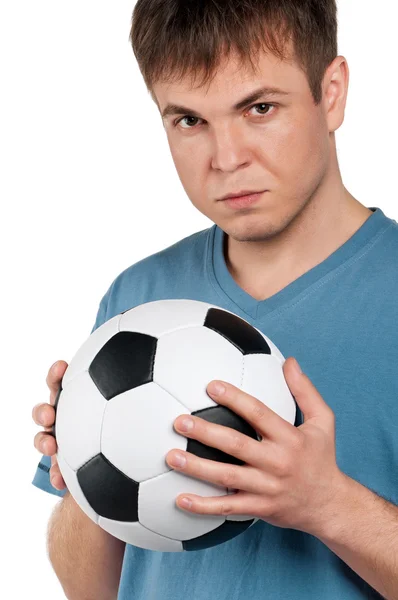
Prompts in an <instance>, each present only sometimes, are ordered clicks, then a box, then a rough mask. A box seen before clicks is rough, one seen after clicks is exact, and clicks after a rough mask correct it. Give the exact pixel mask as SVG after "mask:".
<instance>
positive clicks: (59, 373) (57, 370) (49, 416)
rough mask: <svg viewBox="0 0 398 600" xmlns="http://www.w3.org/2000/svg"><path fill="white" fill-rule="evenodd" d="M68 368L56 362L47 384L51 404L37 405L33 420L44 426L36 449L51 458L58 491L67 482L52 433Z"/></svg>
mask: <svg viewBox="0 0 398 600" xmlns="http://www.w3.org/2000/svg"><path fill="white" fill-rule="evenodd" d="M67 367H68V364H67V363H66V362H65V361H64V360H61V361H58V362H56V363H55V364H54V365H53V366H52V367H51V369H50V370H49V371H48V374H47V378H46V383H47V385H48V387H49V388H50V404H44V403H42V404H36V406H34V407H33V410H32V418H33V420H34V422H35V423H36V424H37V425H43V426H44V432H43V431H39V433H37V434H36V435H35V438H34V446H35V448H36V449H37V450H38V451H39V452H41V453H42V454H44V455H45V456H51V469H50V481H51V485H52V486H53V487H54V488H56V489H57V490H63V489H64V488H65V487H66V484H65V481H64V479H63V477H62V475H61V472H60V470H59V466H58V463H57V458H56V456H55V454H56V452H57V442H56V441H55V437H54V436H53V435H52V434H51V433H45V432H48V431H50V432H51V427H52V426H53V425H54V422H55V409H54V404H55V398H56V396H57V393H58V390H59V386H60V385H61V381H62V377H63V376H64V373H65V371H66V369H67Z"/></svg>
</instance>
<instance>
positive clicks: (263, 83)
mask: <svg viewBox="0 0 398 600" xmlns="http://www.w3.org/2000/svg"><path fill="white" fill-rule="evenodd" d="M254 64H255V70H253V68H252V66H251V64H250V63H248V64H241V62H240V61H239V59H238V57H237V55H236V54H231V55H230V56H229V57H226V58H224V59H223V60H222V61H221V62H220V64H219V65H218V67H217V70H216V73H215V75H214V77H213V78H212V80H211V81H210V83H208V84H206V85H205V86H201V87H198V86H194V85H193V80H192V77H191V76H187V77H186V78H184V79H182V80H180V81H171V82H156V83H155V84H154V85H153V91H154V94H155V97H156V99H157V101H158V105H159V110H160V112H161V113H163V112H164V111H165V110H166V109H167V108H168V106H169V105H170V106H169V108H170V107H171V108H172V107H173V106H177V105H181V104H184V105H187V103H188V102H189V103H190V104H188V106H192V108H194V105H195V103H197V107H198V108H199V106H200V104H202V106H203V105H204V103H206V105H209V106H210V104H213V102H214V103H215V104H217V103H219V102H223V104H226V103H227V104H228V105H229V104H231V99H236V100H239V99H240V98H243V97H244V96H245V94H246V95H248V94H250V93H251V92H253V91H255V90H257V89H260V88H264V87H267V88H278V89H280V90H282V91H284V92H285V94H284V95H288V94H290V95H293V94H295V93H298V92H300V91H302V89H303V86H307V87H308V82H307V79H306V76H305V73H304V72H303V71H302V70H301V69H300V68H299V66H298V65H297V63H296V61H295V60H294V58H293V57H292V53H291V51H290V53H289V57H288V58H287V59H286V60H283V61H282V60H281V59H280V58H278V57H276V56H275V55H273V54H271V53H268V52H263V51H262V52H261V53H259V54H258V56H257V58H256V60H255V61H254ZM198 79H200V76H199V75H198ZM168 112H169V113H170V114H171V111H170V110H169V111H168Z"/></svg>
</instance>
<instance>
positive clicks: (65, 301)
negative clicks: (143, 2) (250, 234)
mask: <svg viewBox="0 0 398 600" xmlns="http://www.w3.org/2000/svg"><path fill="white" fill-rule="evenodd" d="M376 6H377V8H376V9H375V4H374V2H371V1H370V0H344V2H343V1H340V5H339V28H340V30H339V54H341V55H343V56H345V57H346V59H347V60H348V64H349V67H350V89H349V95H348V103H347V110H346V117H345V122H344V124H343V125H342V127H341V128H340V129H339V130H338V132H337V143H338V153H339V161H340V167H341V172H342V176H343V181H344V183H345V185H346V187H347V188H348V190H349V191H350V192H351V193H352V194H353V195H354V196H355V197H356V198H358V199H359V200H360V202H362V204H364V205H365V206H368V207H370V206H378V207H380V208H381V209H382V210H383V211H384V212H385V214H386V215H387V216H389V217H391V218H394V219H396V220H397V217H398V207H397V199H396V170H397V166H396V158H397V156H396V139H397V137H398V119H397V118H396V111H397V96H396V91H397V88H396V63H397V53H398V52H397V45H396V16H397V9H396V7H395V3H394V2H391V0H379V2H378V3H377V5H376ZM133 7H134V2H133V1H127V0H118V1H117V2H111V1H110V0H107V1H105V0H96V1H94V0H84V1H82V0H69V2H63V1H59V0H58V1H54V0H51V1H50V0H39V1H36V2H32V1H31V0H29V1H28V0H12V2H11V1H10V0H9V1H8V2H5V1H3V0H2V2H1V5H0V86H1V93H0V153H1V156H0V158H1V162H0V164H1V176H0V198H1V236H0V243H1V248H0V250H1V271H2V278H1V290H2V293H1V295H0V297H1V314H2V316H3V323H2V326H1V336H0V344H1V356H2V361H1V364H2V365H3V369H2V370H1V380H2V397H1V408H2V425H3V435H2V437H1V455H2V457H3V459H2V462H3V464H2V467H3V469H2V471H3V472H2V484H1V491H2V493H1V515H2V519H1V522H2V531H1V539H2V548H3V550H4V557H3V559H2V562H3V568H2V577H1V580H0V597H2V598H7V599H8V598H10V599H11V598H12V599H14V598H15V599H17V600H19V599H25V598H31V599H36V598H45V599H47V598H51V599H52V600H61V599H62V598H65V596H64V593H63V591H62V588H61V586H60V583H59V582H58V579H57V578H56V576H55V574H54V572H53V570H52V567H51V564H50V563H49V561H48V559H47V555H46V546H45V532H46V527H47V522H48V519H49V516H50V513H51V511H52V508H53V507H54V505H55V504H56V503H57V502H58V501H59V499H58V498H57V497H55V496H52V495H50V494H46V493H44V492H42V491H41V490H38V489H37V488H35V487H34V486H33V485H31V481H32V478H33V476H34V473H35V471H36V466H37V463H38V461H39V458H40V454H39V453H38V452H37V451H36V450H35V449H34V447H33V437H34V435H35V434H36V432H37V431H38V430H39V428H38V427H37V426H36V425H35V424H34V423H33V421H32V420H31V410H32V407H33V406H34V405H35V404H37V403H38V402H46V401H47V399H48V390H47V386H46V383H45V377H46V375H47V371H48V368H49V367H50V365H51V364H52V363H53V362H55V361H56V360H57V359H64V360H66V361H67V362H69V360H70V359H71V357H72V356H73V354H74V353H75V351H76V350H77V348H78V347H79V346H80V345H81V343H82V342H83V341H84V340H85V339H86V337H87V336H88V335H89V333H90V331H91V328H92V326H93V324H94V320H95V316H96V312H97V308H98V304H99V301H100V299H101V297H102V296H103V294H104V293H105V291H106V290H107V289H108V287H109V285H110V283H111V282H112V281H113V279H114V278H115V277H116V276H117V275H118V274H119V273H120V272H121V271H122V270H124V269H125V268H127V267H128V266H129V265H131V264H133V263H135V262H137V261H138V260H140V259H142V258H144V257H145V256H148V255H150V254H153V253H155V252H157V251H159V250H161V249H163V248H165V247H167V246H169V245H171V244H173V243H174V242H176V241H177V240H179V239H181V238H183V237H186V236H188V235H190V234H191V233H193V232H195V231H199V230H201V229H204V228H206V227H209V226H210V225H211V224H212V223H211V222H210V221H209V220H208V219H207V218H205V217H204V216H203V215H201V214H200V213H199V212H198V211H197V210H196V209H195V208H194V207H193V206H192V205H191V203H190V201H189V198H188V197H187V196H186V194H185V192H184V189H183V187H182V185H181V183H180V180H179V179H178V175H177V173H176V171H175V168H174V164H173V161H172V157H171V154H170V151H169V147H168V144H167V138H166V134H165V132H164V130H163V127H162V124H161V120H160V115H159V113H158V110H157V108H156V106H155V104H154V103H153V102H152V100H151V98H150V96H149V94H148V92H147V90H146V88H145V85H144V83H143V80H142V77H141V75H140V73H139V70H138V67H137V64H136V61H135V58H134V55H133V52H132V49H131V46H130V45H129V42H128V36H129V32H130V20H131V14H132V11H133ZM4 365H5V368H4Z"/></svg>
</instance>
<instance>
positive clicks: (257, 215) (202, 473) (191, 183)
mask: <svg viewBox="0 0 398 600" xmlns="http://www.w3.org/2000/svg"><path fill="white" fill-rule="evenodd" d="M221 4H222V3H218V2H213V3H207V2H202V3H192V2H189V3H188V2H186V0H185V2H181V3H175V2H172V1H171V0H170V1H169V2H160V1H153V2H148V1H147V0H146V2H145V0H141V1H139V2H138V3H137V5H136V8H135V20H134V21H133V23H134V24H133V48H134V49H135V51H136V56H137V59H138V61H139V64H140V68H141V70H142V72H143V73H144V74H145V73H147V71H146V70H145V69H146V66H145V64H146V63H145V60H144V56H145V52H144V50H145V44H147V47H146V50H147V51H148V53H147V56H148V57H149V58H150V59H151V60H154V59H153V56H156V53H155V50H156V43H155V42H159V52H160V50H161V51H162V52H163V56H169V54H167V53H166V51H165V48H167V47H168V46H167V34H168V35H169V36H170V40H171V39H172V41H170V47H173V48H174V49H178V56H180V59H181V61H183V60H186V61H187V64H188V65H189V60H191V58H192V57H191V56H190V54H189V53H187V52H184V50H183V46H182V42H180V41H178V43H177V42H175V39H177V40H178V39H179V38H178V36H177V33H178V34H179V35H180V36H181V37H183V36H184V35H185V39H188V40H191V42H190V43H191V44H192V39H195V40H197V39H198V37H197V36H199V35H202V34H200V31H205V32H206V33H205V34H203V36H204V35H207V36H209V38H210V37H211V36H212V35H214V39H216V40H219V39H220V32H221V31H223V32H224V31H225V30H227V31H228V26H230V27H231V30H230V31H232V32H233V34H231V39H233V40H237V39H238V37H239V36H240V35H242V39H250V38H248V37H247V35H246V34H247V32H248V31H249V32H250V31H252V30H253V28H254V27H255V24H256V22H257V21H258V20H261V16H262V15H261V10H268V11H269V12H268V13H267V15H265V13H264V15H263V16H264V19H265V16H266V17H267V19H265V20H264V21H263V22H266V23H267V24H269V27H271V24H272V23H273V21H272V19H271V17H272V15H274V17H275V19H274V22H277V17H278V18H279V17H280V14H281V13H280V11H281V10H282V9H283V11H285V12H284V14H285V16H286V19H287V20H288V18H289V16H290V17H292V15H293V17H294V18H291V24H292V25H291V26H292V28H293V29H292V30H293V32H294V33H295V36H296V37H295V40H296V43H295V44H294V42H293V41H292V39H290V41H287V40H285V46H284V48H285V50H286V52H287V55H286V57H285V58H284V59H283V60H281V59H280V57H279V56H278V55H277V54H275V53H273V52H270V51H268V52H267V51H265V50H264V49H261V50H259V52H258V55H257V56H258V64H257V66H258V69H257V71H253V70H251V69H250V68H248V64H247V63H242V62H241V61H239V58H240V57H239V54H238V52H237V51H236V48H234V49H233V50H232V51H231V52H230V53H229V54H228V53H227V54H223V55H221V57H220V61H219V64H218V65H217V69H216V71H215V77H214V80H212V82H211V85H210V86H209V88H208V89H205V88H204V86H203V85H201V86H198V87H196V88H193V87H192V85H191V80H190V79H189V77H188V76H183V77H182V78H179V79H177V80H174V79H172V78H165V79H162V78H158V79H157V80H156V78H155V79H154V80H153V81H152V84H151V88H150V89H151V93H152V97H153V98H154V100H155V102H156V104H157V106H158V108H159V111H160V114H161V115H162V118H163V124H164V127H165V131H166V134H167V137H168V141H169V145H170V149H171V152H172V156H173V159H174V163H175V165H176V168H177V171H178V174H179V177H180V179H181V181H182V183H183V185H184V188H185V190H186V192H187V195H188V196H189V198H190V200H191V201H192V203H193V205H194V206H195V207H196V208H197V209H198V210H200V211H201V212H202V213H203V214H205V215H207V216H208V217H209V218H210V219H211V220H212V221H213V222H214V226H213V227H211V228H210V229H206V230H204V231H201V232H198V233H195V234H193V235H191V236H189V237H188V238H186V239H184V240H181V241H180V242H178V243H176V244H174V245H173V246H171V247H170V248H167V249H165V250H163V251H162V252H159V253H157V254H155V255H153V256H151V257H148V258H147V259H145V260H143V261H140V262H139V263H137V264H135V265H133V266H132V267H130V268H129V269H127V270H126V271H124V272H123V273H121V274H120V275H119V276H118V277H117V278H116V279H115V281H114V282H113V283H112V285H111V286H110V288H109V289H108V291H107V293H106V294H105V296H104V297H103V299H102V301H101V304H100V307H99V311H98V315H97V319H96V323H95V325H94V329H95V328H97V327H99V326H100V325H101V324H103V323H104V322H105V321H107V320H108V319H110V318H111V317H113V316H114V315H116V314H118V313H120V312H122V311H124V310H127V309H129V308H132V307H133V306H137V305H139V304H142V303H144V302H150V301H152V300H156V299H162V298H192V299H196V300H203V301H205V302H210V303H213V304H217V305H219V306H221V307H224V308H226V309H228V310H232V311H233V312H235V313H236V314H238V315H239V316H242V317H243V318H245V319H246V320H248V321H249V322H251V323H252V324H253V325H255V326H256V327H258V328H259V329H261V330H262V331H264V333H266V335H267V336H269V337H270V338H271V339H272V341H274V342H275V343H276V345H277V346H278V347H279V348H280V350H281V351H282V353H283V354H284V355H285V356H289V358H288V360H287V361H286V362H285V364H284V367H283V368H284V374H285V377H286V381H287V383H288V385H289V387H290V389H291V391H292V393H293V395H294V396H295V398H296V401H297V404H298V407H299V409H300V411H301V413H302V418H301V419H300V420H299V421H298V422H297V423H296V424H295V425H296V426H295V427H293V426H291V425H290V424H287V423H286V422H283V421H282V420H281V419H279V418H277V419H276V418H275V414H274V413H272V411H270V410H262V411H260V410H259V403H258V401H257V399H255V398H253V397H251V396H248V395H247V394H244V393H243V392H241V391H239V390H238V389H237V388H234V387H233V386H231V385H229V384H228V382H224V384H226V385H225V387H226V391H225V393H224V394H223V395H219V396H213V397H214V398H215V399H216V401H218V402H220V403H221V404H225V405H226V406H229V407H230V408H232V409H233V410H235V411H236V412H240V413H241V414H242V415H243V416H245V417H247V418H248V419H249V418H252V419H254V420H253V422H255V424H256V428H258V429H259V430H260V433H263V440H262V442H261V443H260V444H259V443H258V442H254V441H253V443H250V444H249V443H248V441H247V440H246V439H243V437H242V438H240V440H239V443H238V444H237V443H236V442H235V441H234V440H235V438H234V440H233V439H232V438H231V437H230V432H229V431H228V430H227V429H225V428H222V430H220V429H215V428H214V427H208V426H205V425H206V424H205V423H204V422H203V421H202V420H201V419H198V418H197V419H195V421H194V427H193V429H192V430H190V431H185V432H184V435H187V436H191V437H196V438H197V439H200V440H201V441H204V442H205V443H208V444H210V445H214V446H215V447H220V448H221V446H223V448H222V449H226V448H228V452H229V453H231V454H235V455H236V456H240V457H243V459H244V461H245V463H246V464H245V465H244V466H243V467H239V468H236V469H233V470H232V469H231V468H230V467H228V465H221V464H216V463H215V462H213V464H210V463H211V462H212V461H208V462H206V461H203V460H202V459H197V460H194V458H193V457H192V456H189V455H187V454H185V458H186V459H187V462H186V466H185V467H181V466H180V467H178V466H176V465H174V463H173V462H172V458H173V456H175V453H174V451H171V452H170V453H168V455H167V457H166V460H167V462H168V464H169V465H170V467H172V468H178V469H180V470H181V471H182V472H186V473H187V474H188V475H191V476H196V477H199V478H203V479H205V480H208V481H212V482H214V481H216V480H218V481H219V480H223V481H224V483H225V482H226V481H227V480H228V484H229V487H234V488H236V489H238V490H239V493H238V494H237V495H235V496H233V497H230V496H229V497H227V498H225V497H223V498H220V499H210V498H207V499H205V498H200V497H191V498H190V500H191V501H193V502H192V505H191V507H190V508H188V507H185V508H184V507H183V505H182V504H180V500H181V499H182V497H181V498H180V497H179V498H178V499H176V501H177V502H178V505H179V506H180V508H181V510H191V511H193V512H196V513H197V514H205V513H206V514H220V513H222V514H227V513H231V512H235V513H236V514H241V513H243V514H253V515H256V516H259V517H260V520H259V521H258V522H257V523H256V525H255V526H253V527H251V528H250V529H248V530H247V531H245V532H244V533H243V534H241V535H240V536H237V537H236V538H234V539H232V540H230V541H229V542H227V543H224V544H221V545H219V546H216V547H214V548H208V549H206V550H203V551H199V552H185V553H162V552H152V551H148V550H144V549H141V548H137V547H134V546H131V545H129V544H126V545H125V544H124V543H123V542H120V540H116V539H115V538H113V537H111V536H110V535H108V534H107V533H106V532H104V531H103V530H101V529H100V528H99V527H98V526H97V525H95V524H94V523H92V522H91V521H90V519H88V517H86V516H85V515H84V514H83V513H82V511H81V510H80V509H79V507H78V506H77V505H76V503H75V502H74V500H73V498H72V497H71V496H70V494H69V493H68V492H67V491H66V490H65V489H64V488H65V483H64V481H63V479H62V476H61V474H60V472H59V469H58V467H57V464H56V461H55V457H54V454H55V451H56V443H55V440H54V439H53V438H51V436H49V435H48V433H45V432H46V431H48V430H49V429H48V428H49V427H50V426H51V425H52V423H53V422H54V409H53V407H52V406H50V405H48V404H44V405H43V404H41V405H38V406H36V407H35V408H34V411H33V418H34V420H35V422H36V423H37V424H41V425H44V426H45V432H39V433H38V434H37V435H36V437H35V447H36V448H37V449H38V450H39V451H41V452H42V453H43V454H44V455H45V456H44V457H43V458H42V460H41V462H40V465H39V468H38V470H37V473H36V476H35V479H34V481H33V483H34V484H35V485H37V486H38V487H40V488H42V489H44V490H46V491H48V492H50V493H55V494H58V495H62V496H64V498H63V500H62V502H61V503H60V505H59V506H58V507H57V508H56V511H55V512H54V514H53V515H52V519H51V522H50V526H49V554H50V560H51V562H52V564H53V567H54V569H55V572H56V573H57V576H58V577H59V579H60V582H61V584H62V585H63V587H64V590H65V592H66V594H67V595H68V597H69V598H76V599H77V598H96V600H102V599H104V600H105V599H106V600H107V599H108V598H116V596H117V594H118V596H117V597H118V598H119V599H122V600H127V599H132V598H134V600H183V599H186V598H192V599H194V600H208V599H210V598H215V599H220V600H224V599H227V598H228V600H231V599H234V600H235V599H238V598H239V599H241V598H244V597H248V598H250V599H252V600H259V599H260V598H261V599H264V598H270V599H271V598H272V600H276V599H278V600H279V599H281V600H282V599H283V600H285V599H287V598H292V599H294V600H299V599H301V598H306V599H308V598H314V599H315V598H316V599H317V600H318V599H320V598H322V599H326V600H332V599H333V600H336V599H340V598H341V599H343V598H344V600H353V599H356V598H380V595H383V597H385V598H387V599H388V600H396V599H397V598H398V508H397V506H396V504H398V487H397V484H396V481H397V475H396V473H397V456H398V436H397V429H396V428H397V423H398V402H397V397H398V379H397V377H396V365H397V364H398V362H397V360H398V344H397V343H396V335H395V323H396V322H397V318H398V308H397V305H398V303H397V302H396V297H397V292H398V284H397V281H398V278H397V275H398V266H397V265H398V261H397V259H398V226H397V223H396V222H395V221H394V220H392V219H390V218H388V217H387V216H385V215H384V213H383V212H382V211H381V210H380V208H377V207H372V208H368V207H365V206H364V205H362V204H361V203H360V202H359V201H358V200H357V199H355V198H354V197H353V196H352V195H351V194H350V193H349V192H348V191H347V190H346V188H345V187H344V185H343V182H342V179H341V175H340V171H339V166H338V160H337V155H336V142H335V131H336V130H337V129H338V128H339V127H340V126H341V124H342V122H343V120H344V110H345V105H346V99H347V91H348V80H349V72H348V66H347V62H346V60H345V59H344V57H342V56H336V55H335V54H334V58H333V60H331V61H329V62H328V63H327V65H328V66H327V68H326V69H323V70H322V71H319V72H320V73H321V75H322V77H321V78H320V80H319V83H320V85H321V87H320V90H321V95H320V98H319V102H315V101H314V99H315V98H316V94H315V95H314V90H315V89H316V86H315V84H314V81H316V78H315V76H314V78H311V77H309V71H308V70H305V69H303V68H302V65H303V62H302V60H301V61H299V57H301V59H302V58H303V56H304V55H305V48H307V49H308V48H309V51H310V52H311V48H312V53H314V48H315V47H316V44H315V43H314V44H313V45H311V43H309V41H308V40H310V39H314V40H315V41H316V40H317V39H318V38H319V40H321V38H322V39H323V40H324V39H328V40H329V41H330V40H331V39H332V38H334V37H335V35H334V34H335V32H336V30H335V29H333V24H335V11H336V6H335V2H334V1H333V0H324V1H323V2H318V3H316V6H315V4H314V3H313V2H306V3H303V2H297V1H294V0H291V1H289V2H288V1H285V2H281V1H280V2H276V1H274V2H268V3H264V2H260V1H259V0H257V1H255V0H251V1H250V2H245V3H242V2H241V1H238V0H236V1H235V2H232V1H231V2H228V7H227V8H226V9H225V12H224V13H223V14H222V16H220V14H221V12H217V10H218V9H220V7H221ZM243 4H244V8H245V11H243V8H242V6H243ZM222 5H223V6H224V4H222ZM241 9H242V12H241V13H239V11H240V10H241ZM249 9H255V10H256V11H257V12H254V13H250V10H249ZM315 9H317V10H318V12H317V10H315ZM188 10H190V11H191V12H190V13H189V17H190V18H189V19H188V18H186V17H187V14H186V13H185V12H184V11H188ZM195 10H196V11H197V12H196V13H195V12H194V11H195ZM167 11H168V12H167ZM173 11H176V12H173ZM202 11H203V12H202ZM278 11H279V12H278ZM235 14H237V15H239V19H235V18H232V16H233V15H235ZM253 14H255V15H256V18H257V21H253V20H251V18H250V15H252V16H253ZM217 15H218V16H217ZM231 15H232V16H231ZM303 15H304V16H303ZM171 16H173V17H174V19H171ZM166 17H167V18H166ZM183 17H184V18H183ZM210 17H211V18H210ZM326 17H327V18H326ZM332 17H334V18H332ZM217 19H218V21H217ZM301 19H302V20H301ZM170 23H173V27H174V29H173V28H172V27H171V25H170ZM204 23H207V25H208V26H207V28H202V25H203V24H204ZM209 23H211V25H212V27H210V26H209ZM234 23H235V24H236V23H238V24H239V29H234V25H233V24H234ZM299 23H300V27H299V25H298V24H299ZM314 23H316V24H317V26H315V25H314ZM167 24H169V25H167ZM162 27H164V29H163V35H161V34H160V31H161V28H162ZM190 27H191V29H192V30H190V29H189V28H190ZM217 27H219V29H217ZM236 27H237V26H236ZM305 27H307V28H309V31H306V30H305ZM134 28H135V29H134ZM200 28H202V29H200ZM223 28H225V29H223ZM322 28H324V31H323V29H322ZM241 32H242V33H241ZM332 32H334V34H333V35H332ZM144 33H145V35H143V34H144ZM324 34H325V36H326V37H322V36H323V35H324ZM300 35H303V36H306V37H305V39H306V40H307V45H305V44H302V45H300ZM311 35H312V38H311V37H309V36H311ZM165 36H166V37H165ZM176 36H177V38H176ZM327 36H329V37H327ZM159 40H160V41H159ZM172 43H174V46H172ZM160 44H161V47H160ZM197 47H198V48H199V49H198V50H197V52H200V48H201V47H202V46H201V44H200V42H199V41H198V43H197ZM209 47H212V48H213V47H214V46H213V45H211V44H210V41H209V40H207V41H206V44H203V48H209ZM248 47H249V46H247V47H246V50H247V48H248ZM321 47H322V46H321V45H319V48H321ZM332 47H333V46H332ZM149 48H150V49H151V52H153V54H150V53H149V50H148V49H149ZM193 50H194V49H193V48H192V54H195V53H194V52H193ZM176 51H177V50H176ZM320 54H321V53H320ZM312 56H315V55H314V54H312ZM307 58H308V56H307ZM318 58H319V57H318ZM148 60H149V59H148ZM310 62H311V61H308V64H310ZM312 62H313V63H314V61H312ZM308 69H309V67H308ZM145 80H146V81H147V82H149V81H150V79H149V78H147V77H145ZM310 82H311V85H310ZM265 87H266V88H274V89H275V88H278V89H279V92H277V93H276V92H275V91H274V92H273V93H270V91H269V90H268V92H264V91H262V92H261V93H257V92H258V90H259V89H260V88H265ZM184 107H185V108H184ZM264 107H265V112H264ZM177 117H178V118H177ZM189 119H190V120H191V122H190V123H189V122H188V121H189ZM192 119H194V123H193V124H192ZM248 191H250V194H249V195H247V192H248ZM251 192H259V193H257V194H252V193H251ZM242 193H245V194H246V196H245V197H243V198H242V197H240V198H237V199H235V200H233V199H231V198H230V197H231V196H232V195H236V194H238V195H241V194H242ZM225 196H227V197H229V199H227V200H225V199H223V198H224V197H225ZM293 357H295V358H296V359H297V360H298V363H299V364H300V366H301V367H302V369H303V371H304V374H303V373H302V374H300V372H299V371H297V370H296V369H295V360H294V358H293ZM65 368H66V363H65V362H63V361H60V362H58V363H56V365H55V367H54V368H53V369H51V370H50V371H49V374H48V377H47V382H48V384H49V387H50V390H51V404H53V403H54V398H55V394H56V391H57V388H58V386H59V383H60V380H61V379H62V375H63V373H64V371H65ZM209 383H210V382H209ZM208 392H209V394H213V392H212V391H211V387H210V386H209V388H208ZM39 411H43V415H44V416H43V418H42V419H40V418H39ZM254 415H256V416H257V418H256V419H255V418H254ZM181 420H182V418H181V417H180V418H178V419H177V421H176V423H175V427H176V429H177V430H178V431H181V429H179V427H178V426H179V425H180V424H181ZM233 444H235V445H234V446H233ZM254 444H256V445H254ZM50 456H51V463H50V461H49V458H48V457H50ZM50 464H51V470H50ZM50 475H51V483H52V485H51V484H50V480H49V476H50Z"/></svg>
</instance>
